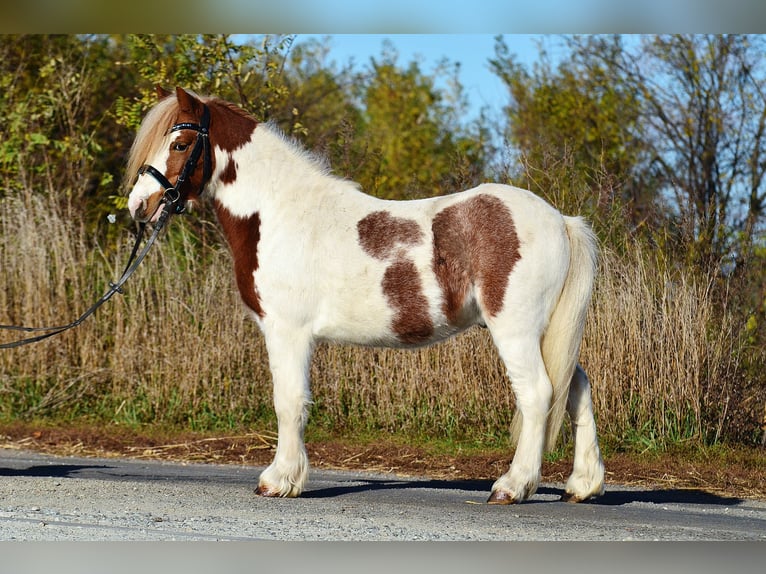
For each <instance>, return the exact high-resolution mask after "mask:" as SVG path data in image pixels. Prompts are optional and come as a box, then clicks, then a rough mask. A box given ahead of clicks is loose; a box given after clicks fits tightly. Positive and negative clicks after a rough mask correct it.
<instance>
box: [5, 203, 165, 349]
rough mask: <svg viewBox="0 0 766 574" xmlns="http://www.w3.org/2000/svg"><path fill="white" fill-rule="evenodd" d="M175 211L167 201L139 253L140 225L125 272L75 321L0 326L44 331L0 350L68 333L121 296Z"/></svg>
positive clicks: (141, 227) (143, 229) (13, 329)
mask: <svg viewBox="0 0 766 574" xmlns="http://www.w3.org/2000/svg"><path fill="white" fill-rule="evenodd" d="M175 209H176V201H167V202H165V203H164V204H163V208H162V211H161V212H160V216H159V218H158V219H157V222H156V223H155V224H154V232H153V233H152V234H151V236H150V237H149V240H148V241H147V242H146V245H144V248H143V249H141V251H140V252H139V251H138V247H139V245H140V244H141V240H142V239H143V236H144V231H145V230H146V223H141V225H140V226H139V230H138V235H137V236H136V243H135V245H133V250H132V251H131V253H130V257H129V258H128V263H127V264H126V265H125V270H124V271H123V272H122V275H121V276H120V278H119V279H118V280H117V281H116V282H114V283H111V282H110V283H109V290H108V291H107V292H106V293H104V294H103V295H102V296H101V298H100V299H99V300H98V301H96V302H95V303H94V304H93V305H91V306H90V307H89V308H88V310H87V311H85V312H84V313H83V314H82V315H80V316H79V317H78V318H77V319H75V320H74V321H72V322H71V323H68V324H66V325H59V326H56V327H22V326H18V325H0V329H3V330H7V331H22V332H25V333H36V332H41V331H45V333H44V334H42V335H35V336H34V337H28V338H26V339H19V340H18V341H12V342H10V343H2V344H0V349H13V348H14V347H21V346H22V345H29V344H30V343H36V342H37V341H42V340H43V339H47V338H48V337H53V336H54V335H58V334H59V333H63V332H64V331H68V330H69V329H73V328H74V327H77V326H78V325H79V324H80V323H82V322H83V321H85V319H87V318H88V317H90V316H91V315H92V314H93V313H95V311H96V309H98V308H99V307H101V305H103V304H104V303H106V302H107V301H109V299H111V298H112V296H113V295H114V294H115V293H120V294H122V286H123V285H124V284H125V282H126V281H127V280H128V278H129V277H130V276H131V275H133V273H134V272H135V271H136V269H138V266H139V265H140V264H141V261H143V260H144V257H146V254H147V253H148V252H149V249H150V248H151V246H152V245H153V244H154V242H155V241H156V239H157V236H158V235H159V234H160V231H162V228H163V227H164V226H165V223H167V221H168V219H169V218H170V215H171V212H172V211H174V210H175Z"/></svg>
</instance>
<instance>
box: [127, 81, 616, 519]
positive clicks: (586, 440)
mask: <svg viewBox="0 0 766 574" xmlns="http://www.w3.org/2000/svg"><path fill="white" fill-rule="evenodd" d="M158 91H159V101H158V103H156V104H155V105H154V107H152V108H151V109H150V110H149V112H148V113H147V114H146V116H145V117H144V119H143V121H142V123H141V126H140V128H139V130H138V133H137V134H136V138H135V141H134V143H133V146H132V148H131V150H130V152H129V156H128V162H127V167H126V173H125V177H126V184H127V187H130V188H132V189H131V190H130V193H129V198H128V208H129V210H130V213H131V216H132V217H133V218H134V219H136V220H138V221H145V222H146V221H152V220H156V219H157V217H158V213H159V212H160V208H161V206H162V205H163V204H165V203H167V202H173V205H177V207H176V210H177V211H182V210H183V208H184V206H185V205H186V202H198V201H199V200H200V198H201V197H203V196H204V197H207V198H208V200H209V201H210V202H212V204H213V208H214V209H215V213H216V215H217V219H218V222H219V224H220V226H221V228H222V230H223V234H224V236H225V238H226V240H227V242H228V245H229V248H230V250H231V254H232V259H233V267H234V277H235V279H236V286H237V289H238V290H239V293H240V295H241V298H242V301H243V303H244V306H245V308H246V309H247V312H248V313H249V315H251V316H252V318H253V319H254V320H255V322H256V323H257V324H258V326H259V328H260V330H261V332H262V333H263V336H264V339H265V343H266V348H267V351H268V360H269V368H270V372H271V376H272V383H273V402H274V409H275V411H276V415H277V420H278V439H277V446H276V452H275V455H274V459H273V461H272V463H271V464H270V465H269V466H268V467H266V468H265V470H263V472H262V473H261V474H260V477H259V479H258V486H257V489H256V491H255V492H256V493H257V494H259V495H261V496H265V497H295V496H299V495H300V494H301V492H302V491H303V489H304V487H305V484H306V480H307V476H308V467H309V463H308V457H307V453H306V448H305V445H304V439H303V433H304V428H305V425H306V423H307V418H308V406H309V405H310V404H311V392H310V388H309V366H310V361H311V357H312V351H313V349H314V348H315V347H316V345H317V344H320V343H323V342H338V343H344V344H357V345H367V346H386V347H398V348H413V347H419V346H424V345H431V344H433V343H436V342H438V341H442V340H444V339H445V338H447V337H451V336H453V335H456V334H458V333H460V332H461V331H464V330H465V329H467V328H469V327H471V326H473V325H479V326H481V327H485V328H487V329H488V330H489V332H490V334H491V337H492V340H493V343H494V344H495V346H496V347H497V350H498V352H499V356H500V358H501V360H502V361H503V363H504V366H505V367H506V370H507V375H508V377H509V379H510V381H511V388H512V390H513V393H514V398H515V405H516V414H515V416H514V421H513V423H512V429H511V432H512V435H513V438H514V440H515V442H516V450H515V452H514V456H513V459H512V462H511V465H510V468H509V469H508V471H507V472H506V473H505V474H503V475H502V476H500V477H499V478H498V479H497V480H496V481H495V482H494V484H493V485H492V489H491V493H490V495H489V498H488V500H487V502H488V503H491V504H511V503H518V502H522V501H524V500H526V499H528V498H529V497H530V496H532V495H533V494H534V493H535V491H536V489H537V487H538V485H539V483H540V473H541V470H540V469H541V463H542V456H543V453H544V452H545V449H546V448H547V449H550V448H552V447H553V446H554V445H555V442H556V440H557V436H558V434H559V431H560V429H561V426H562V423H563V418H564V414H565V412H568V414H569V416H570V419H571V425H572V427H573V437H574V462H573V469H572V473H571V475H570V476H569V478H568V480H567V482H566V485H565V490H564V493H563V495H562V499H563V500H566V501H571V502H579V501H584V500H587V499H589V498H591V497H594V496H598V495H600V494H602V493H603V490H604V465H603V461H602V458H601V454H600V451H599V446H598V439H597V436H596V425H595V421H594V418H593V408H592V401H591V391H590V383H589V381H588V377H587V376H586V374H585V371H584V370H583V369H582V368H581V367H580V366H579V364H578V355H579V350H580V344H581V338H582V332H583V329H584V323H585V317H586V312H587V308H588V306H589V301H590V297H591V292H592V288H593V282H594V277H595V273H596V266H597V246H596V240H595V237H594V234H593V233H592V231H591V229H590V228H589V226H588V225H587V224H586V222H585V221H584V220H583V219H582V218H579V217H568V216H564V215H562V214H561V213H559V212H558V211H557V210H556V209H554V208H553V207H552V206H551V205H550V204H548V203H547V202H545V201H544V200H543V199H541V198H540V197H538V196H537V195H535V194H533V193H531V192H530V191H526V190H523V189H519V188H516V187H512V186H508V185H501V184H490V183H486V184H481V185H479V186H478V187H475V188H473V189H469V190H466V191H462V192H459V193H454V194H450V195H442V196H438V197H433V198H429V199H417V200H406V201H391V200H382V199H379V198H376V197H373V196H371V195H368V194H365V193H364V192H362V191H361V189H360V186H359V185H358V184H356V183H354V182H352V181H349V180H347V179H343V178H340V177H338V176H335V175H333V174H332V173H331V171H330V169H329V168H328V166H327V165H326V162H324V161H322V160H321V159H320V158H318V157H316V156H315V155H313V154H311V153H309V152H307V151H306V150H304V149H302V148H301V147H300V146H299V145H298V144H297V143H296V142H294V141H292V140H290V139H288V138H287V137H285V136H284V135H283V134H282V133H280V132H279V130H278V129H277V128H275V127H274V126H272V125H270V124H268V123H267V124H263V123H259V122H258V121H256V119H255V118H253V117H252V116H251V115H250V114H248V113H247V112H245V111H244V110H242V109H241V108H239V107H237V106H235V105H234V104H231V103H228V102H226V101H224V100H221V99H219V98H216V97H202V96H199V95H197V94H194V93H192V92H190V91H187V90H184V89H181V88H176V90H175V92H174V93H173V92H168V91H165V90H162V89H161V88H158Z"/></svg>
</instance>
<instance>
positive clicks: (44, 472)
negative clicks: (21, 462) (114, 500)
mask: <svg viewBox="0 0 766 574" xmlns="http://www.w3.org/2000/svg"><path fill="white" fill-rule="evenodd" d="M107 468H110V467H108V466H104V465H85V464H46V465H40V466H30V467H29V468H0V476H30V477H37V478H74V475H76V474H78V473H80V472H82V471H83V470H90V469H107Z"/></svg>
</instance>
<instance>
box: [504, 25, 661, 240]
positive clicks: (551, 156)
mask: <svg viewBox="0 0 766 574" xmlns="http://www.w3.org/2000/svg"><path fill="white" fill-rule="evenodd" d="M490 67H491V69H492V71H493V72H494V73H495V74H496V75H497V76H498V77H499V78H500V79H501V80H502V81H503V82H504V83H505V85H506V87H507V88H508V95H509V103H508V105H507V106H506V108H505V114H506V118H507V129H506V134H505V135H506V138H507V141H508V142H509V144H510V145H511V147H512V148H513V149H514V150H516V152H517V153H518V154H519V156H520V159H521V162H520V163H521V168H520V169H519V168H516V167H508V168H507V169H508V171H509V177H510V178H511V179H514V180H518V181H519V182H520V185H522V186H523V187H528V188H530V189H532V190H533V191H536V192H538V193H540V194H542V195H544V196H547V197H548V198H549V199H551V200H552V201H553V202H554V203H555V204H556V205H557V206H558V207H559V208H560V209H564V210H570V211H574V212H589V213H595V212H596V211H599V210H602V209H604V208H607V207H609V206H610V205H611V204H613V203H615V202H616V203H617V204H618V205H619V206H622V205H625V206H626V208H625V213H626V215H627V217H628V218H629V219H630V220H631V224H632V225H633V226H637V225H639V224H641V223H642V222H643V221H645V220H646V219H648V218H651V217H652V209H651V206H652V203H653V201H654V193H655V184H654V182H652V181H651V178H649V177H647V175H646V174H645V173H644V172H642V170H641V166H642V161H643V157H644V155H645V153H646V150H645V146H644V145H643V142H642V141H641V140H640V139H639V138H638V137H637V123H638V121H639V114H640V108H639V101H638V99H637V97H636V95H635V93H634V92H633V91H632V90H631V89H629V88H628V87H627V86H625V85H623V84H621V83H620V82H616V81H615V78H614V76H613V75H612V74H611V73H610V71H609V70H608V69H606V68H605V67H604V66H603V65H594V64H593V63H592V62H589V61H586V60H584V59H583V60H580V61H574V60H563V61H562V62H561V63H560V64H559V65H558V66H556V67H555V68H554V66H553V65H552V64H551V63H550V61H549V60H548V59H547V58H546V57H545V55H544V54H543V57H542V58H541V61H540V63H539V64H536V65H535V66H534V69H533V70H532V71H531V72H530V71H529V70H528V69H527V68H525V67H524V66H523V65H521V64H519V63H518V62H517V61H516V60H515V58H514V56H513V54H511V53H510V52H509V50H508V47H507V45H506V44H505V42H504V41H503V39H502V38H498V39H497V41H496V44H495V57H494V58H492V59H490Z"/></svg>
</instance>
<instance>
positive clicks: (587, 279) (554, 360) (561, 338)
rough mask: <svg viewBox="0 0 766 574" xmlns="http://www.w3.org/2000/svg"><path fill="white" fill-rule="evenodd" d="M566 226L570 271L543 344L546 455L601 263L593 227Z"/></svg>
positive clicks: (572, 221) (517, 427) (517, 424)
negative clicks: (547, 388)
mask: <svg viewBox="0 0 766 574" xmlns="http://www.w3.org/2000/svg"><path fill="white" fill-rule="evenodd" d="M564 222H565V223H566V231H567V235H568V236H569V248H570V249H569V251H570V257H569V270H568V272H567V277H566V280H565V281H564V286H563V288H562V290H561V294H560V295H559V300H558V302H557V303H556V307H555V308H554V309H553V313H552V314H551V317H550V321H549V323H548V327H547V329H546V330H545V334H544V335H543V339H542V343H541V350H542V356H543V362H544V363H545V368H546V370H547V372H548V378H549V379H550V381H551V384H552V385H553V398H552V400H551V407H550V410H549V411H548V422H547V427H546V431H545V450H546V451H550V450H552V449H553V448H554V447H555V446H556V441H557V440H558V436H559V431H560V430H561V424H562V422H563V420H564V412H565V411H566V404H567V396H568V395H569V383H570V382H571V380H572V375H573V374H574V369H575V366H576V365H577V358H578V356H579V354H580V342H581V341H582V333H583V330H584V329H585V316H586V313H587V310H588V305H589V303H590V298H591V292H592V291H593V282H594V279H595V276H596V265H597V260H598V247H597V243H596V237H595V235H594V234H593V231H592V230H591V228H590V226H589V225H588V224H587V223H586V222H585V221H584V220H583V219H582V218H580V217H566V216H565V217H564ZM519 414H520V413H517V416H516V417H514V421H513V428H512V436H513V439H514V441H517V440H518V437H519V433H520V432H521V416H519Z"/></svg>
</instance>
